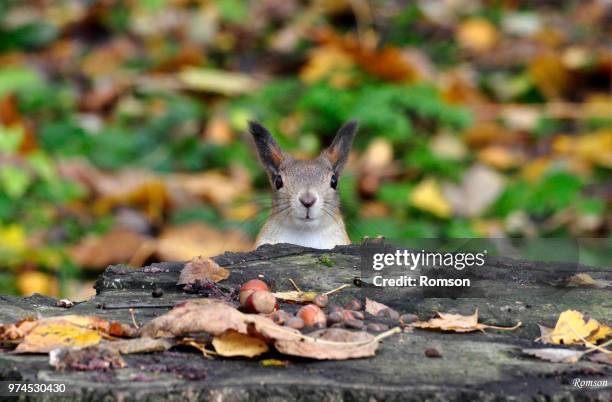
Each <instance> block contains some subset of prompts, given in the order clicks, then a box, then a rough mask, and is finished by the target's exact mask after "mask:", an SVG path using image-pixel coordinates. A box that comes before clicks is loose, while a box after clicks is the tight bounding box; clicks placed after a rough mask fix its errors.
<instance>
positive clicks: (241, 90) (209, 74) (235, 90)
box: [178, 68, 257, 96]
mask: <svg viewBox="0 0 612 402" xmlns="http://www.w3.org/2000/svg"><path fill="white" fill-rule="evenodd" d="M178 78H179V80H180V81H181V82H182V83H183V84H184V85H186V86H187V87H188V88H189V89H192V90H197V91H205V92H214V93H220V94H224V95H228V96H231V95H241V94H245V93H249V92H251V91H253V90H254V89H256V88H257V82H256V81H255V80H254V79H253V78H252V77H250V76H248V75H245V74H239V73H230V72H227V71H222V70H212V69H196V68H188V69H185V70H183V71H181V72H180V73H179V76H178Z"/></svg>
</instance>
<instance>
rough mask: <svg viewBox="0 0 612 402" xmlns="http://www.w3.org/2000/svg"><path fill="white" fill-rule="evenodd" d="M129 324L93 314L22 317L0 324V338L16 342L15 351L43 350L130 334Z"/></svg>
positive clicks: (94, 342) (97, 341)
mask: <svg viewBox="0 0 612 402" xmlns="http://www.w3.org/2000/svg"><path fill="white" fill-rule="evenodd" d="M135 334H136V330H135V329H134V328H132V327H130V326H129V325H124V324H121V323H119V322H115V321H107V320H104V319H101V318H98V317H94V316H83V315H65V316H59V317H48V318H43V319H40V320H31V319H27V320H21V321H18V322H17V323H15V324H2V325H1V326H0V340H10V341H16V342H19V344H18V345H17V348H16V349H15V351H16V352H20V353H46V352H48V351H50V350H51V349H54V348H56V347H62V346H79V347H83V346H90V345H95V344H97V343H99V342H100V341H101V340H102V339H103V338H104V337H105V336H109V335H110V336H119V337H132V336H134V335H135Z"/></svg>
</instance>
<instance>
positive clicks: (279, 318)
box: [270, 310, 293, 325]
mask: <svg viewBox="0 0 612 402" xmlns="http://www.w3.org/2000/svg"><path fill="white" fill-rule="evenodd" d="M292 317H293V316H292V315H291V314H289V313H288V312H286V311H284V310H277V311H275V312H273V313H272V314H270V318H271V319H272V321H274V322H275V323H276V324H278V325H283V324H284V323H285V322H286V321H288V320H290V319H291V318H292Z"/></svg>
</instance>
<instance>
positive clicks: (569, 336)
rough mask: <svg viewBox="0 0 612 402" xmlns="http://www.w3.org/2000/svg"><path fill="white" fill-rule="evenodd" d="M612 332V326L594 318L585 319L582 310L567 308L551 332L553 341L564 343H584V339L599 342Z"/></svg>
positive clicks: (550, 335)
mask: <svg viewBox="0 0 612 402" xmlns="http://www.w3.org/2000/svg"><path fill="white" fill-rule="evenodd" d="M611 333H612V328H610V327H608V326H606V325H603V324H600V323H599V322H597V321H596V320H594V319H592V318H591V319H589V320H588V321H585V319H584V316H583V314H582V313H581V312H579V311H576V310H566V311H564V312H562V313H561V315H559V319H558V320H557V325H555V328H554V329H553V331H552V332H551V333H550V334H549V337H550V340H551V341H552V343H556V344H563V345H574V344H582V343H584V341H583V340H582V339H581V338H584V339H586V340H588V341H589V342H597V341H598V340H600V339H603V338H605V337H607V336H608V335H610V334H611Z"/></svg>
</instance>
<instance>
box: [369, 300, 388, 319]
mask: <svg viewBox="0 0 612 402" xmlns="http://www.w3.org/2000/svg"><path fill="white" fill-rule="evenodd" d="M388 308H389V306H386V305H384V304H382V303H379V302H377V301H374V300H372V299H369V298H367V297H366V299H365V311H366V313H370V314H372V315H373V316H377V315H378V313H380V312H381V311H383V310H385V309H388Z"/></svg>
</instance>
